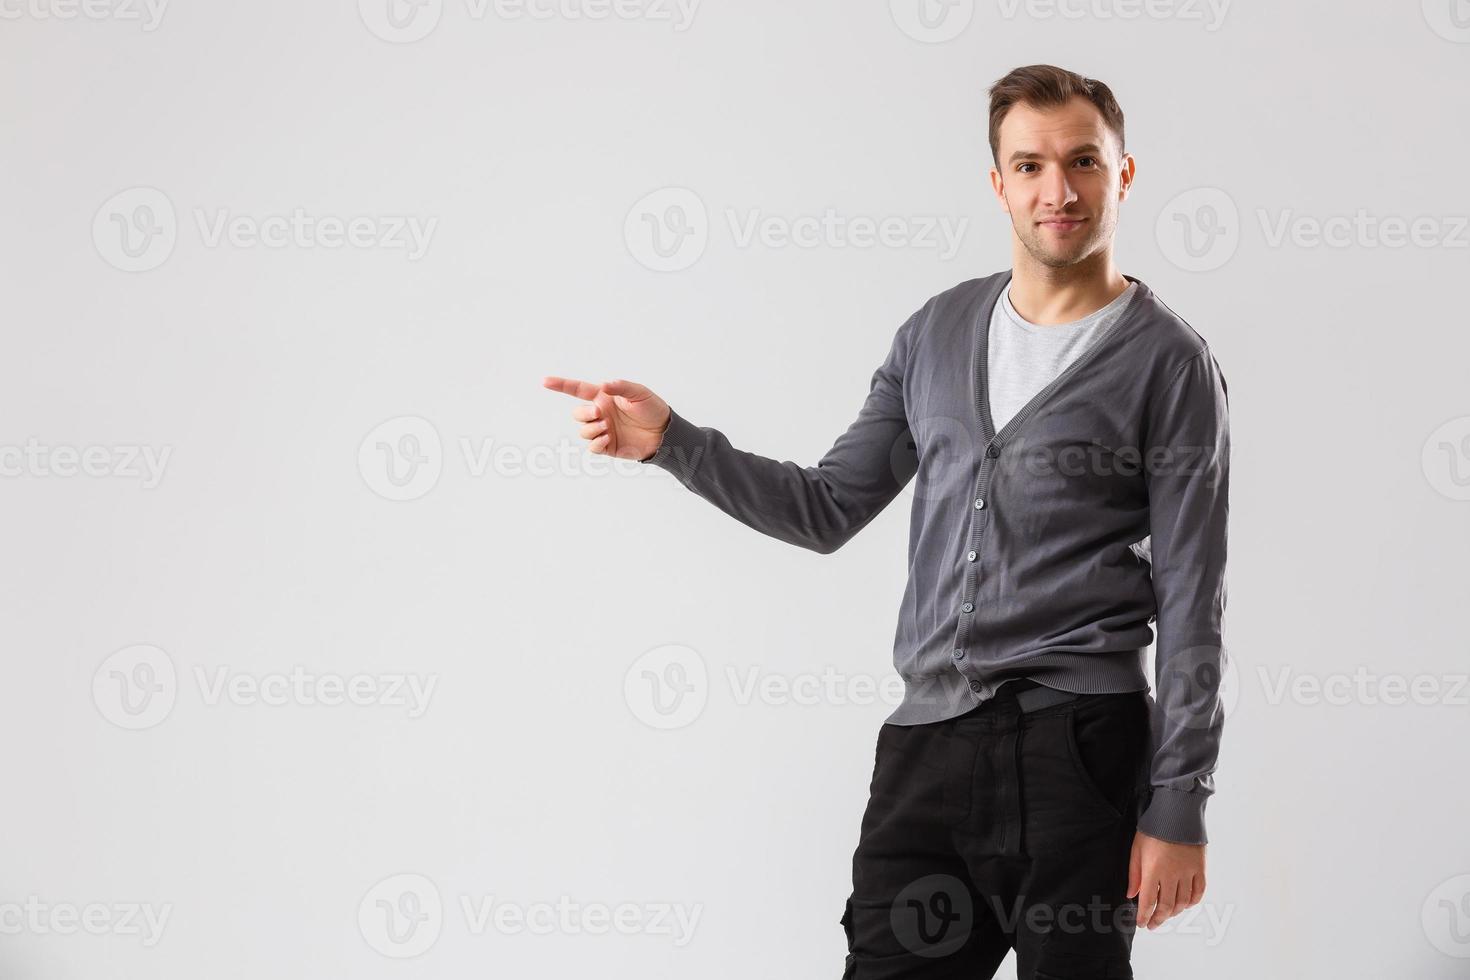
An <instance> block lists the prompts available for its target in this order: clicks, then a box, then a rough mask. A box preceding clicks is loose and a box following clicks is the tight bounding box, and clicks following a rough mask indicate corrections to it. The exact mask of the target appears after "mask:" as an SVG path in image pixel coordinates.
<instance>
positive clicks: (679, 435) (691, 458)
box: [638, 408, 704, 480]
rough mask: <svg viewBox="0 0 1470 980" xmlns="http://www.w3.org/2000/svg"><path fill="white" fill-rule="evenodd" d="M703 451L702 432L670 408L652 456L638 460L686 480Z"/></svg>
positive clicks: (691, 473) (692, 473)
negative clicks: (661, 438) (660, 438)
mask: <svg viewBox="0 0 1470 980" xmlns="http://www.w3.org/2000/svg"><path fill="white" fill-rule="evenodd" d="M703 451H704V432H703V431H702V430H701V429H700V428H699V426H697V425H695V424H694V423H692V422H690V421H689V420H688V419H686V418H684V416H682V415H680V414H679V413H678V412H676V411H674V410H673V409H672V408H670V409H669V421H668V425H667V426H665V427H664V434H663V440H662V441H661V442H660V443H659V444H658V449H656V450H654V453H653V455H652V456H649V457H648V458H647V459H640V460H639V461H638V462H640V463H647V464H648V465H650V466H659V467H662V468H664V469H666V470H668V471H669V472H670V473H673V474H674V475H675V476H677V477H678V478H679V479H680V480H688V479H689V478H690V477H692V476H693V475H694V471H695V469H697V468H698V466H699V457H700V454H701V453H702V452H703Z"/></svg>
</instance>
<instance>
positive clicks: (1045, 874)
mask: <svg viewBox="0 0 1470 980" xmlns="http://www.w3.org/2000/svg"><path fill="white" fill-rule="evenodd" d="M1067 698H1070V700H1067ZM1150 706H1151V701H1150V698H1149V695H1148V692H1146V691H1138V692H1134V693H1129V694H1086V695H1067V694H1064V693H1062V692H1056V691H1053V690H1052V689H1051V688H1046V687H1042V686H1040V685H1038V684H1036V683H1035V682H1034V681H1031V680H1026V679H1022V680H1014V681H1010V682H1009V683H1006V684H1003V685H1002V686H1001V688H1000V690H999V692H998V694H997V695H996V697H995V698H994V699H992V700H990V701H987V702H985V703H984V704H982V705H979V706H978V707H976V708H974V709H972V710H971V711H970V712H969V713H967V714H965V715H962V716H960V717H958V718H952V719H950V720H948V721H943V722H937V723H934V724H929V725H914V726H908V727H902V726H897V725H887V724H885V725H884V726H883V727H882V728H881V729H880V731H879V733H878V747H877V758H876V761H875V764H874V770H873V781H872V786H871V788H870V799H869V802H868V808H867V811H866V812H865V813H864V815H863V822H862V833H861V837H860V840H859V843H858V847H857V851H856V853H854V855H853V860H852V882H853V891H852V896H851V897H850V898H849V899H848V901H847V908H846V910H845V912H844V913H843V916H842V926H843V928H844V929H845V930H846V933H847V941H848V956H847V962H846V971H845V972H844V974H843V977H844V980H898V978H915V980H919V978H922V980H938V978H941V977H944V978H948V977H955V978H959V977H963V978H966V980H978V978H986V977H992V976H994V975H995V971H996V968H997V967H998V966H999V965H1000V962H1001V961H1002V960H1003V959H1004V958H1005V956H1006V953H1007V952H1009V951H1010V950H1011V949H1012V948H1014V949H1015V950H1016V965H1017V976H1018V978H1020V980H1033V978H1034V980H1092V978H1099V980H1102V978H1106V980H1115V978H1124V980H1127V978H1131V977H1132V976H1133V971H1132V968H1131V967H1130V966H1129V957H1130V954H1131V952H1132V946H1133V934H1134V931H1135V928H1136V925H1137V911H1138V903H1137V900H1136V899H1129V898H1126V897H1125V894H1126V892H1127V890H1128V859H1129V854H1130V850H1131V848H1132V844H1133V836H1134V831H1135V828H1136V824H1137V817H1138V814H1139V813H1141V812H1142V808H1143V806H1144V805H1146V803H1147V799H1146V795H1147V793H1148V757H1149V748H1150V727H1149V726H1150V718H1149V713H1150Z"/></svg>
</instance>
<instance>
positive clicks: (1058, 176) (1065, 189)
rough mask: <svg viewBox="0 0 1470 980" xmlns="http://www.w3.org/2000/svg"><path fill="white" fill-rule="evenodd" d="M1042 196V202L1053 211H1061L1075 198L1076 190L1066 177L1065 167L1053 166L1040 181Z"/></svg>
mask: <svg viewBox="0 0 1470 980" xmlns="http://www.w3.org/2000/svg"><path fill="white" fill-rule="evenodd" d="M1042 197H1043V199H1044V200H1043V201H1042V203H1043V204H1045V205H1046V206H1047V207H1049V208H1051V209H1053V210H1055V211H1061V210H1062V209H1064V208H1066V206H1067V205H1069V204H1071V203H1072V202H1073V201H1075V200H1077V191H1076V189H1075V188H1074V187H1073V186H1072V182H1071V181H1070V180H1068V179H1067V169H1066V168H1065V167H1057V168H1054V169H1053V170H1052V171H1051V173H1049V174H1048V175H1047V177H1046V180H1045V181H1043V183H1042Z"/></svg>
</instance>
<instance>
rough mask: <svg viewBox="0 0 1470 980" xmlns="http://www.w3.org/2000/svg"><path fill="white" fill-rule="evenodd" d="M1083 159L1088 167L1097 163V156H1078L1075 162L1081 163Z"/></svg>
mask: <svg viewBox="0 0 1470 980" xmlns="http://www.w3.org/2000/svg"><path fill="white" fill-rule="evenodd" d="M1083 161H1086V163H1087V165H1088V166H1089V167H1092V166H1096V165H1097V157H1078V158H1077V162H1078V163H1082V162H1083Z"/></svg>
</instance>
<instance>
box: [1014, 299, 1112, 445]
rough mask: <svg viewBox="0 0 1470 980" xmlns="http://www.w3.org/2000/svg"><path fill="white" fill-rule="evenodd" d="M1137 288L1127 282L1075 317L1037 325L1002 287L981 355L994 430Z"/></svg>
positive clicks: (1103, 325) (1074, 356) (1062, 366)
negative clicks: (1023, 315) (1112, 296)
mask: <svg viewBox="0 0 1470 980" xmlns="http://www.w3.org/2000/svg"><path fill="white" fill-rule="evenodd" d="M1137 291H1138V284H1137V283H1132V282H1130V283H1129V284H1128V288H1127V289H1125V290H1123V292H1122V293H1120V294H1119V295H1118V297H1117V298H1116V299H1114V300H1113V301H1112V302H1111V303H1109V304H1108V305H1107V306H1104V307H1103V308H1102V309H1100V310H1097V311H1095V312H1093V313H1089V314H1088V315H1087V316H1085V317H1083V318H1082V319H1080V320H1073V321H1072V322H1071V323H1058V324H1055V325H1053V326H1038V325H1037V324H1034V323H1030V322H1028V321H1026V320H1023V319H1022V318H1021V315H1020V314H1019V313H1017V312H1016V308H1015V307H1014V306H1012V305H1011V290H1010V287H1009V286H1008V287H1006V291H1005V292H1004V293H1002V294H1001V298H1000V302H999V303H996V304H995V312H994V313H993V314H992V315H991V317H990V343H989V346H988V348H987V350H986V355H985V357H986V362H985V363H986V374H987V375H988V377H989V381H990V420H991V422H992V423H994V425H995V431H996V432H999V431H1000V430H1001V429H1004V428H1005V426H1006V423H1007V422H1009V421H1010V420H1011V419H1012V418H1014V417H1015V415H1016V413H1017V412H1019V411H1020V410H1021V409H1023V408H1025V407H1026V403H1027V402H1029V401H1031V399H1033V398H1035V397H1036V395H1037V393H1038V392H1040V391H1041V389H1043V388H1045V387H1046V386H1047V385H1049V384H1051V383H1052V381H1054V380H1055V379H1056V377H1057V375H1059V374H1061V373H1062V372H1063V371H1065V370H1066V369H1067V366H1068V365H1069V364H1071V363H1072V362H1073V361H1075V360H1076V359H1077V358H1078V357H1080V356H1081V355H1082V353H1083V352H1084V351H1086V350H1087V349H1088V348H1089V347H1091V346H1092V344H1093V342H1094V341H1096V340H1097V338H1098V336H1099V335H1100V334H1102V333H1104V332H1105V331H1106V330H1107V328H1108V326H1109V325H1110V324H1111V323H1112V322H1113V321H1114V320H1116V319H1117V318H1118V317H1119V316H1120V315H1121V314H1122V312H1123V308H1124V307H1126V306H1127V305H1128V303H1129V302H1130V301H1131V300H1132V299H1133V294H1134V293H1135V292H1137Z"/></svg>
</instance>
